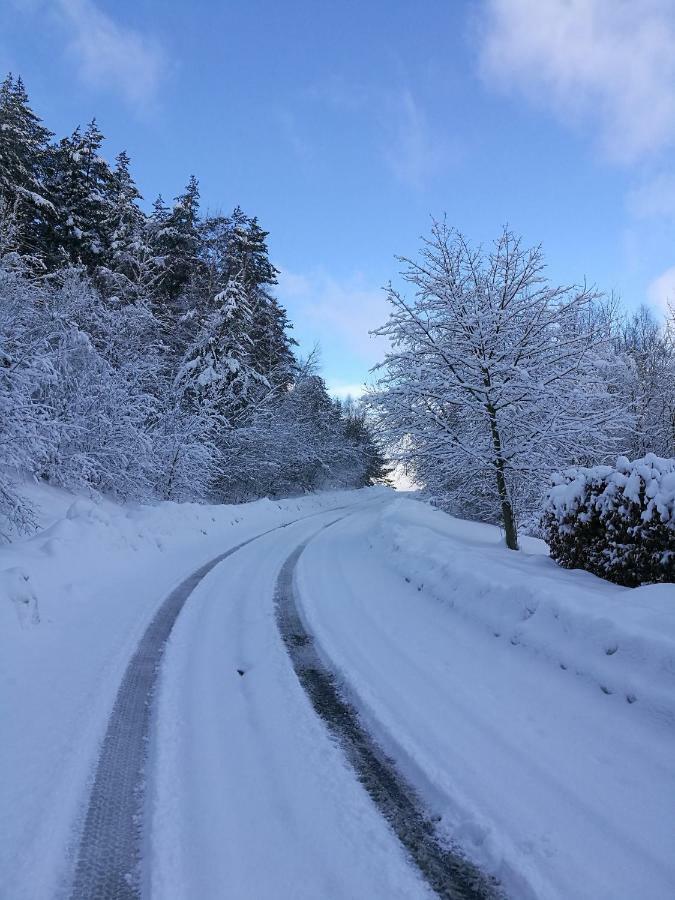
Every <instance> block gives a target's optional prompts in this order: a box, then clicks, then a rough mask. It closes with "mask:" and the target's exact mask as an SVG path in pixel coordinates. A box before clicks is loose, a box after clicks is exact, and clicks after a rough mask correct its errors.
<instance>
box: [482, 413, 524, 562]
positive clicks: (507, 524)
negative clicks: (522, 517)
mask: <svg viewBox="0 0 675 900" xmlns="http://www.w3.org/2000/svg"><path fill="white" fill-rule="evenodd" d="M487 410H488V415H489V417H490V430H491V432H492V446H493V448H494V451H495V475H496V478H497V492H498V494H499V500H500V503H501V505H502V522H503V523H504V535H505V537H506V546H507V547H508V548H509V550H517V549H518V529H517V527H516V518H515V516H514V515H513V505H512V504H511V500H510V498H509V492H508V489H507V487H506V476H505V474H504V468H505V465H504V456H503V453H502V440H501V435H500V434H499V427H498V425H497V415H496V412H495V409H494V407H493V406H492V404H488V407H487Z"/></svg>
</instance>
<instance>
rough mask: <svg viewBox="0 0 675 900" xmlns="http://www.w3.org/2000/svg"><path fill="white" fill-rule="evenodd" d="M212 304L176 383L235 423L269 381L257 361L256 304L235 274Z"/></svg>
mask: <svg viewBox="0 0 675 900" xmlns="http://www.w3.org/2000/svg"><path fill="white" fill-rule="evenodd" d="M213 307H214V308H213V311H212V312H211V313H209V315H208V316H207V317H206V319H205V321H204V323H203V326H202V328H201V330H200V332H199V334H198V335H197V338H196V339H195V341H194V343H193V344H192V346H191V347H189V348H188V351H187V353H186V354H185V357H184V358H183V361H182V364H181V366H180V369H179V371H178V374H177V376H176V384H177V385H178V386H179V388H180V390H181V392H182V394H183V396H184V397H185V399H186V400H187V401H188V402H189V403H191V404H193V405H196V406H197V407H199V408H204V409H208V410H209V411H212V412H214V413H215V414H217V415H218V416H219V417H220V418H221V419H222V421H224V422H228V423H232V420H233V419H234V417H235V416H236V415H237V414H238V413H239V412H241V410H242V408H244V407H245V406H246V405H247V403H248V402H249V401H250V399H251V392H252V390H253V389H254V387H261V386H262V387H263V388H268V387H269V385H268V383H267V381H266V379H265V377H264V376H263V375H261V374H260V373H259V372H257V371H256V369H255V368H254V366H253V365H252V361H251V350H252V339H251V318H252V317H251V308H250V305H249V302H248V297H247V292H246V289H245V287H244V285H243V283H242V281H241V280H240V279H238V278H236V277H235V278H230V280H229V281H228V283H227V285H226V287H225V288H224V290H222V291H220V292H219V293H218V294H217V295H216V297H215V298H214V299H213Z"/></svg>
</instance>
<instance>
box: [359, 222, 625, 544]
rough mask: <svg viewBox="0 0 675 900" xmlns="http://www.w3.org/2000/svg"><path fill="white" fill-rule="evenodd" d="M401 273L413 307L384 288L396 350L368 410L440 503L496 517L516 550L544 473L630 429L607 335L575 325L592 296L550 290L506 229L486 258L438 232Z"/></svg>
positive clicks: (602, 452)
mask: <svg viewBox="0 0 675 900" xmlns="http://www.w3.org/2000/svg"><path fill="white" fill-rule="evenodd" d="M402 262H403V263H404V264H405V269H404V271H403V272H402V273H401V274H402V277H403V280H404V282H406V283H407V284H409V285H411V286H412V287H413V289H414V291H415V294H414V296H413V297H412V298H406V297H405V296H404V295H403V294H402V293H400V292H399V291H398V290H395V289H394V288H393V287H390V288H389V292H388V293H389V300H390V303H391V306H392V311H391V313H390V317H389V320H388V322H387V323H386V324H385V325H383V326H382V327H381V328H379V329H377V331H376V333H377V334H380V335H382V336H385V337H387V338H389V339H390V341H391V344H392V349H391V351H390V352H389V353H388V354H387V355H386V357H385V360H384V362H383V363H382V364H381V365H380V366H379V367H378V368H379V370H380V372H381V375H380V379H379V382H378V389H377V391H376V392H375V393H374V394H373V395H372V397H371V403H372V405H373V408H374V409H375V411H376V413H377V415H378V417H379V420H380V426H381V428H382V430H383V434H384V436H385V438H386V440H387V442H388V444H389V445H390V446H391V447H392V449H393V450H394V452H395V453H396V455H397V457H398V459H400V460H401V461H402V462H406V463H408V464H411V465H412V466H413V468H414V470H415V474H416V476H417V477H418V478H419V480H421V481H422V482H423V483H424V482H428V481H429V480H432V481H433V482H434V484H435V487H436V489H437V490H438V491H439V494H440V496H441V498H442V499H443V500H446V501H447V500H448V499H452V498H454V499H455V500H456V501H459V503H460V504H461V502H462V501H463V500H464V499H465V498H469V499H470V501H471V503H472V504H476V503H478V502H483V503H484V504H486V505H487V508H488V509H490V508H492V509H494V508H495V506H496V507H497V508H498V509H499V512H500V517H501V521H502V523H503V526H504V531H505V534H506V543H507V545H508V547H510V548H511V549H517V547H518V537H517V521H518V516H519V514H521V515H522V513H523V512H527V510H528V505H531V504H532V502H533V500H535V498H536V500H535V502H536V501H537V500H538V498H539V492H540V491H541V490H542V489H543V485H545V483H546V480H547V477H548V475H549V473H550V472H551V470H552V468H554V467H555V466H558V465H560V464H563V465H564V464H572V463H574V462H576V461H578V459H579V458H587V457H588V455H589V454H590V455H591V456H592V457H593V458H594V459H595V460H602V459H603V458H604V457H606V456H607V455H608V454H611V453H613V452H616V451H617V449H619V448H617V439H618V436H619V435H621V434H622V433H624V434H625V431H626V428H627V426H628V424H629V422H630V415H629V414H628V413H627V411H626V403H625V401H624V399H623V398H622V397H621V396H620V395H619V394H618V392H617V391H616V390H614V389H612V386H611V379H612V370H611V366H608V365H607V354H608V352H609V351H608V337H609V336H608V335H607V334H605V333H603V332H602V331H600V330H598V329H597V328H595V327H592V326H589V327H581V325H580V323H582V322H583V321H584V310H586V309H588V307H589V306H591V305H592V304H593V303H594V301H595V300H596V297H597V294H596V292H595V291H593V290H590V289H589V288H587V287H585V286H582V287H563V286H554V285H551V284H550V283H549V282H548V281H547V279H546V278H545V275H544V260H543V255H542V251H541V248H539V247H534V248H529V249H526V248H525V247H523V246H522V243H521V241H520V239H518V238H516V237H515V236H514V235H513V234H512V233H511V232H509V231H508V230H506V229H505V230H504V231H503V232H502V234H501V235H500V237H499V238H498V239H497V240H496V241H495V243H494V245H493V247H492V249H491V250H490V251H489V252H487V251H485V250H484V249H483V248H481V247H478V248H474V247H472V246H471V245H470V244H469V243H468V241H467V240H466V239H465V238H464V236H463V235H462V234H460V233H459V232H457V231H455V230H453V229H451V228H449V227H448V226H447V225H446V224H445V223H444V222H436V223H434V225H433V228H432V233H431V237H430V238H429V239H428V240H425V242H424V245H423V248H422V252H421V255H420V258H419V259H418V260H411V259H402ZM429 473H431V476H432V477H431V479H429V478H428V477H427V476H428V475H429Z"/></svg>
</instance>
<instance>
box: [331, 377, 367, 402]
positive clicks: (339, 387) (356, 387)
mask: <svg viewBox="0 0 675 900" xmlns="http://www.w3.org/2000/svg"><path fill="white" fill-rule="evenodd" d="M326 387H327V388H328V393H329V394H332V395H333V397H339V398H340V399H341V400H344V399H345V397H353V398H354V399H356V398H357V397H361V396H362V395H363V394H364V393H365V391H366V386H365V385H364V384H345V382H343V381H329V382H328V384H327V385H326Z"/></svg>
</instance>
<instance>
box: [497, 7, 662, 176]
mask: <svg viewBox="0 0 675 900" xmlns="http://www.w3.org/2000/svg"><path fill="white" fill-rule="evenodd" d="M479 36H480V37H479V40H480V62H481V69H482V72H483V74H484V76H485V77H486V79H487V80H488V81H489V82H490V83H492V84H494V85H495V86H496V87H498V88H500V89H510V90H516V91H519V92H521V93H522V94H523V95H525V96H526V97H528V98H529V99H532V100H534V101H535V102H537V103H539V104H541V105H542V106H544V107H546V108H549V109H550V110H551V111H552V112H553V113H554V114H555V115H557V116H558V117H559V118H560V119H562V120H563V121H564V122H565V123H574V124H575V125H577V126H584V127H586V128H588V129H589V131H591V132H593V133H597V136H598V137H599V139H600V142H601V144H602V146H603V148H604V150H605V152H606V153H607V154H608V155H609V156H610V157H612V158H613V159H615V160H617V161H621V162H633V161H635V160H637V159H638V158H640V157H642V156H644V155H645V154H648V153H651V152H653V151H658V150H662V149H664V148H666V147H668V146H670V145H671V144H673V143H674V142H675V0H483V5H482V14H481V17H480V30H479Z"/></svg>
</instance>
